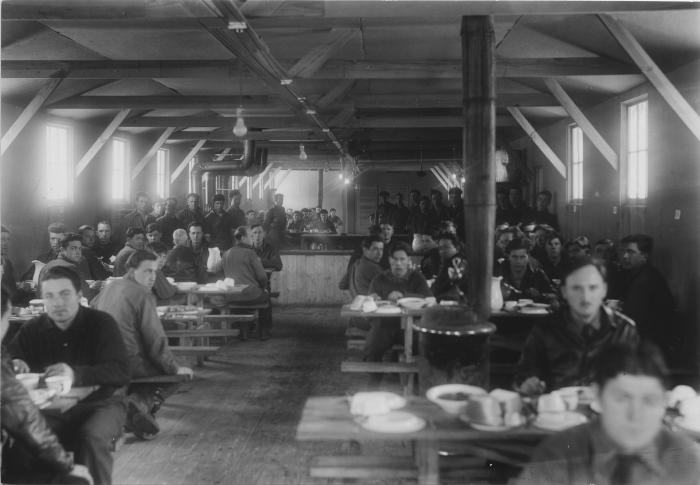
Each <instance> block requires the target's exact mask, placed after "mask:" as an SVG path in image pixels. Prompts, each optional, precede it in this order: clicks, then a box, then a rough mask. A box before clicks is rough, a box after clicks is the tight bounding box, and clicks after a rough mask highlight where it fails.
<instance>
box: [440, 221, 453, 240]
mask: <svg viewBox="0 0 700 485" xmlns="http://www.w3.org/2000/svg"><path fill="white" fill-rule="evenodd" d="M443 232H451V233H455V234H456V233H457V225H456V224H455V223H454V222H452V221H449V220H446V221H440V226H439V228H438V230H437V232H436V233H435V237H434V239H435V240H436V241H437V236H438V234H440V233H443Z"/></svg>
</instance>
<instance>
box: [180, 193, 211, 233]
mask: <svg viewBox="0 0 700 485" xmlns="http://www.w3.org/2000/svg"><path fill="white" fill-rule="evenodd" d="M185 203H186V204H187V206H186V207H185V208H184V209H182V210H181V211H180V212H178V213H177V219H178V220H179V221H180V227H182V228H183V229H184V228H187V227H189V225H190V223H191V222H195V221H196V222H199V223H203V222H204V213H203V212H202V205H201V202H200V198H199V195H197V194H195V193H194V192H192V193H190V194H187V197H185Z"/></svg>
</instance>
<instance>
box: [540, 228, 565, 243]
mask: <svg viewBox="0 0 700 485" xmlns="http://www.w3.org/2000/svg"><path fill="white" fill-rule="evenodd" d="M554 239H559V242H560V243H561V242H564V239H563V238H562V237H561V235H560V234H559V233H558V232H556V231H547V235H546V236H545V237H544V243H545V244H547V243H548V242H549V241H552V240H554Z"/></svg>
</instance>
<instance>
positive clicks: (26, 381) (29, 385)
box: [15, 372, 43, 391]
mask: <svg viewBox="0 0 700 485" xmlns="http://www.w3.org/2000/svg"><path fill="white" fill-rule="evenodd" d="M42 375H43V374H37V373H34V372H27V373H24V374H17V375H16V376H15V378H16V379H17V380H18V381H19V382H20V384H22V385H23V386H24V388H25V389H27V390H28V391H31V390H32V389H36V388H38V387H39V380H40V379H41V376H42Z"/></svg>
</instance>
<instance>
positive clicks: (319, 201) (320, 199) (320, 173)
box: [316, 170, 323, 207]
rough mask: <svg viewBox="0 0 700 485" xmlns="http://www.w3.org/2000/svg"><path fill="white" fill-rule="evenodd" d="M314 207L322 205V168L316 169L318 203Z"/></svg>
mask: <svg viewBox="0 0 700 485" xmlns="http://www.w3.org/2000/svg"><path fill="white" fill-rule="evenodd" d="M316 207H323V170H319V171H318V204H316Z"/></svg>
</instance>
